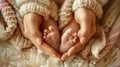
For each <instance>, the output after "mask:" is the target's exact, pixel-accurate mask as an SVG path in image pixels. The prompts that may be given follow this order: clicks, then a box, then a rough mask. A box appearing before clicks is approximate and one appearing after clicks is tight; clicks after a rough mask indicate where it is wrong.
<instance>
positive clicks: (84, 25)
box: [62, 8, 96, 60]
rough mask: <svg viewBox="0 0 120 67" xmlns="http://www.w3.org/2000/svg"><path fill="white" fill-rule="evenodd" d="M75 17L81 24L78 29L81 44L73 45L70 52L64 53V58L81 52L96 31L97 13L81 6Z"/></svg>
mask: <svg viewBox="0 0 120 67" xmlns="http://www.w3.org/2000/svg"><path fill="white" fill-rule="evenodd" d="M74 18H75V20H76V22H77V23H79V24H80V30H79V31H78V37H79V39H80V44H78V43H77V44H76V45H74V46H73V47H71V48H70V49H69V50H68V52H66V53H65V54H63V55H62V60H65V59H67V58H68V57H70V56H71V55H74V54H76V53H79V52H80V50H81V49H82V48H83V46H85V45H86V44H87V42H88V41H89V39H90V38H91V37H92V35H93V34H94V33H95V32H96V17H95V14H94V13H93V12H92V11H91V10H89V9H86V8H79V9H77V10H76V11H75V13H74Z"/></svg>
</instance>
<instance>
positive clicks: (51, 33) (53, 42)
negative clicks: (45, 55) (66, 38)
mask: <svg viewBox="0 0 120 67" xmlns="http://www.w3.org/2000/svg"><path fill="white" fill-rule="evenodd" d="M42 28H43V39H44V41H45V42H46V43H48V44H49V45H50V46H51V47H52V48H54V49H55V50H56V51H59V46H60V33H59V30H58V27H57V24H56V22H55V21H53V20H52V19H49V20H48V21H46V22H44V23H43V25H42Z"/></svg>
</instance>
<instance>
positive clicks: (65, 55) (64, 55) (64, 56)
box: [61, 52, 69, 61]
mask: <svg viewBox="0 0 120 67" xmlns="http://www.w3.org/2000/svg"><path fill="white" fill-rule="evenodd" d="M68 57H69V56H68V53H67V52H66V53H64V54H63V55H62V57H61V60H62V61H64V60H66V59H67V58H68Z"/></svg>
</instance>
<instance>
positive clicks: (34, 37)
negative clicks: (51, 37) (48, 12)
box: [23, 13, 60, 58]
mask: <svg viewBox="0 0 120 67" xmlns="http://www.w3.org/2000/svg"><path fill="white" fill-rule="evenodd" d="M41 22H42V16H40V15H38V14H36V13H28V14H26V15H24V18H23V25H24V35H25V37H26V38H28V39H29V40H31V42H32V43H33V44H34V45H35V46H36V47H37V49H39V50H41V51H43V52H44V53H46V54H48V55H50V56H54V57H57V58H60V55H59V54H58V53H57V52H56V51H55V50H54V49H53V48H51V47H50V46H49V45H48V44H47V43H45V42H44V41H43V40H42V33H41V31H40V24H41Z"/></svg>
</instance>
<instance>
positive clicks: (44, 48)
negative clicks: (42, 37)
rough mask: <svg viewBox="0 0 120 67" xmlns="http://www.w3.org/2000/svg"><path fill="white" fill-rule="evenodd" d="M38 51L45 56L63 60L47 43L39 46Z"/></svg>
mask: <svg viewBox="0 0 120 67" xmlns="http://www.w3.org/2000/svg"><path fill="white" fill-rule="evenodd" d="M37 48H38V49H40V50H42V51H43V52H44V53H45V54H47V55H50V56H53V57H56V58H59V59H60V58H61V57H60V54H59V53H57V52H56V51H55V50H54V49H53V48H51V47H50V46H49V45H48V44H47V43H45V42H42V45H39V46H37Z"/></svg>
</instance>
